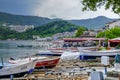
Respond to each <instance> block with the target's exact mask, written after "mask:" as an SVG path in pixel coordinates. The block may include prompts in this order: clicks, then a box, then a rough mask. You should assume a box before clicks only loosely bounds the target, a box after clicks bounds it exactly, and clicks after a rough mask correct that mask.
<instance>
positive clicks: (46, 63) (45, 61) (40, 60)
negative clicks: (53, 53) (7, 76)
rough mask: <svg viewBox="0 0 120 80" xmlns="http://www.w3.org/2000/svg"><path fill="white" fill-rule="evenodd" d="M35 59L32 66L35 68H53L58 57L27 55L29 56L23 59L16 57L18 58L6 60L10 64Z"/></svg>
mask: <svg viewBox="0 0 120 80" xmlns="http://www.w3.org/2000/svg"><path fill="white" fill-rule="evenodd" d="M35 59H37V62H36V64H35V66H34V68H36V69H44V68H46V69H49V68H54V67H55V66H56V65H57V64H58V62H59V60H60V57H44V56H37V57H29V58H23V59H18V60H9V61H8V62H9V63H11V64H17V63H19V62H29V61H33V60H35Z"/></svg>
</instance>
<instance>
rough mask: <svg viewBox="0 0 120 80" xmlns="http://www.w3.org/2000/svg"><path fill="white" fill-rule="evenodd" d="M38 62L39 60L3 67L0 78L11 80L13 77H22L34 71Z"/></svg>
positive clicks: (0, 69) (0, 70)
mask: <svg viewBox="0 0 120 80" xmlns="http://www.w3.org/2000/svg"><path fill="white" fill-rule="evenodd" d="M36 61H37V60H32V61H29V62H22V63H20V62H19V63H16V64H7V65H3V66H1V68H0V78H10V77H11V75H12V76H14V77H22V76H24V75H25V74H27V73H30V72H32V71H33V70H34V66H35V64H36Z"/></svg>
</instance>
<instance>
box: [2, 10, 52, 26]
mask: <svg viewBox="0 0 120 80" xmlns="http://www.w3.org/2000/svg"><path fill="white" fill-rule="evenodd" d="M51 21H52V20H51V19H49V18H44V17H37V16H23V15H13V14H9V13H3V12H0V23H9V24H20V25H35V26H40V25H43V24H46V23H48V22H51Z"/></svg>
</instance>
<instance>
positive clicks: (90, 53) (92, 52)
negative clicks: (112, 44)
mask: <svg viewBox="0 0 120 80" xmlns="http://www.w3.org/2000/svg"><path fill="white" fill-rule="evenodd" d="M118 53H120V49H111V50H106V49H104V50H97V48H87V49H83V50H81V51H80V59H81V60H85V59H86V60H87V59H96V57H101V56H109V57H115V55H116V54H118Z"/></svg>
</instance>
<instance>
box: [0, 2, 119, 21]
mask: <svg viewBox="0 0 120 80" xmlns="http://www.w3.org/2000/svg"><path fill="white" fill-rule="evenodd" d="M82 7H83V6H82V4H81V0H0V12H7V13H12V14H17V15H31V16H40V17H48V18H51V19H52V18H61V19H66V20H70V19H88V18H94V17H97V16H106V17H108V18H120V16H119V15H117V14H114V13H113V12H112V11H111V10H104V7H102V8H100V9H99V10H98V11H95V12H92V11H85V12H82Z"/></svg>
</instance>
